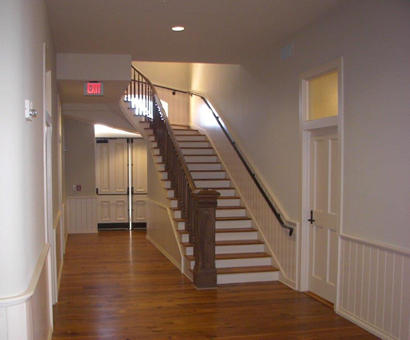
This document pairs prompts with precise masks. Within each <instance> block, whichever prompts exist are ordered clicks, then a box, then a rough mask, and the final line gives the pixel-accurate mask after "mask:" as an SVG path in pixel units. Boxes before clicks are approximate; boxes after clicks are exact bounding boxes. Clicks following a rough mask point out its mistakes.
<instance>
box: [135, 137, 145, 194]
mask: <svg viewBox="0 0 410 340" xmlns="http://www.w3.org/2000/svg"><path fill="white" fill-rule="evenodd" d="M132 182H133V183H132V186H133V187H134V192H135V193H146V192H147V148H146V145H145V142H144V140H143V139H134V140H133V143H132Z"/></svg>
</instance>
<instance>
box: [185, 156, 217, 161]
mask: <svg viewBox="0 0 410 340" xmlns="http://www.w3.org/2000/svg"><path fill="white" fill-rule="evenodd" d="M184 158H185V161H186V162H217V161H218V157H216V156H184Z"/></svg>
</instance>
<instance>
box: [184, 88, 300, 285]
mask: <svg viewBox="0 0 410 340" xmlns="http://www.w3.org/2000/svg"><path fill="white" fill-rule="evenodd" d="M191 124H192V125H193V126H196V127H197V128H199V129H200V130H202V131H203V132H205V133H206V134H207V136H208V138H209V140H210V142H211V143H212V144H213V146H214V149H215V150H216V152H217V153H218V154H219V156H220V157H219V158H220V160H221V162H222V163H223V165H224V167H225V169H226V170H227V172H228V174H229V177H230V179H231V180H232V182H233V183H234V186H235V187H236V188H237V189H238V192H239V193H240V196H241V198H242V200H243V203H244V204H245V205H246V207H247V208H248V211H249V213H250V214H251V215H252V217H253V218H254V221H255V222H256V224H257V227H259V230H260V232H261V233H262V234H263V236H264V237H265V239H266V242H267V243H268V245H269V247H270V248H271V250H272V252H273V255H274V259H276V260H277V262H278V263H277V265H278V266H279V267H280V269H281V274H282V279H283V281H285V282H286V283H287V284H290V285H291V286H295V285H296V266H297V260H296V259H297V250H296V234H297V230H296V228H295V230H294V233H293V236H291V237H289V233H288V230H286V229H284V228H282V227H281V226H280V224H279V222H278V221H277V219H276V217H275V215H274V214H273V212H272V210H271V209H270V208H269V206H268V204H267V203H266V201H265V199H264V198H263V196H262V194H261V193H260V191H259V190H258V188H257V187H256V185H255V184H254V182H253V180H252V178H251V176H250V175H249V174H248V172H247V170H246V168H245V167H244V165H243V164H242V162H241V160H240V158H239V157H238V156H237V154H236V152H235V150H234V149H233V147H232V145H231V144H230V142H229V141H228V139H227V138H226V136H225V135H224V133H223V131H222V129H221V128H220V127H219V125H218V124H217V121H216V119H215V118H214V116H213V115H212V113H211V111H210V110H209V109H208V108H207V106H206V105H205V103H204V102H203V101H202V99H200V98H198V97H197V96H193V97H191Z"/></svg>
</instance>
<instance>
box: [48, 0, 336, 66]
mask: <svg viewBox="0 0 410 340" xmlns="http://www.w3.org/2000/svg"><path fill="white" fill-rule="evenodd" d="M340 1H341V0H46V2H47V6H48V11H49V18H50V22H51V28H52V32H53V36H54V40H55V45H56V49H57V52H71V53H121V54H122V53H124V54H131V56H132V59H133V60H150V61H181V62H221V63H235V62H239V61H240V60H241V58H244V57H248V56H250V55H252V54H255V53H257V52H258V51H261V50H263V49H266V48H267V47H269V46H272V45H274V44H275V43H277V42H278V41H280V40H282V39H284V38H286V37H287V36H289V35H290V34H292V33H295V32H296V31H298V30H299V29H301V28H302V27H303V26H305V25H308V24H309V23H311V22H312V21H314V20H315V19H317V18H318V17H319V16H322V15H324V14H325V13H326V12H327V11H329V10H331V9H333V8H335V7H336V6H337V5H338V3H339V2H340ZM173 25H183V26H185V28H186V29H185V31H184V32H178V33H176V32H172V31H171V30H170V27H171V26H173Z"/></svg>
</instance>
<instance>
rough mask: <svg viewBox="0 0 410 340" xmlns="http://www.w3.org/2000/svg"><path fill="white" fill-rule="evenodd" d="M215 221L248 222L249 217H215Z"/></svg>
mask: <svg viewBox="0 0 410 340" xmlns="http://www.w3.org/2000/svg"><path fill="white" fill-rule="evenodd" d="M216 220H217V221H249V220H250V218H249V217H240V216H238V217H217V218H216Z"/></svg>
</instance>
